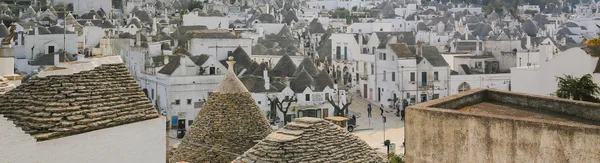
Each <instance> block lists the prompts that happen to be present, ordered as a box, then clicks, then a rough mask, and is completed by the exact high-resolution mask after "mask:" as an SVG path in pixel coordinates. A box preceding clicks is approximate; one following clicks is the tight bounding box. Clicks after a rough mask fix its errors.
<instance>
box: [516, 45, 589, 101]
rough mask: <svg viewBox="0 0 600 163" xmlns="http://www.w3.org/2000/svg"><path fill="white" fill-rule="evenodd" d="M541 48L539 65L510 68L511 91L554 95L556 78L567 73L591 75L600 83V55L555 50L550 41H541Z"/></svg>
mask: <svg viewBox="0 0 600 163" xmlns="http://www.w3.org/2000/svg"><path fill="white" fill-rule="evenodd" d="M538 48H539V55H538V57H539V59H537V60H538V61H539V64H538V65H529V66H527V65H522V66H520V67H515V68H511V82H512V91H516V92H523V93H530V94H537V95H551V94H553V93H554V92H555V91H556V90H557V89H558V81H557V80H556V77H564V75H572V76H573V77H577V78H580V77H582V76H583V75H585V74H592V76H593V77H594V82H596V83H600V74H599V72H600V68H599V67H598V66H600V64H599V63H598V57H594V56H591V55H590V54H588V53H586V52H585V51H584V50H582V49H581V48H571V49H568V50H565V51H560V52H553V49H552V45H549V44H540V45H539V46H538Z"/></svg>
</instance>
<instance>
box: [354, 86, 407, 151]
mask: <svg viewBox="0 0 600 163" xmlns="http://www.w3.org/2000/svg"><path fill="white" fill-rule="evenodd" d="M352 98H354V99H353V101H352V104H351V105H350V108H349V109H350V112H353V113H359V114H360V115H361V116H360V117H357V121H358V122H357V124H358V125H359V126H358V127H357V128H356V129H355V130H357V131H354V132H352V134H354V135H355V136H358V137H360V138H361V139H363V140H364V141H366V142H367V144H369V145H370V146H371V147H372V148H375V149H376V150H377V151H378V152H381V153H386V147H385V146H384V145H383V142H384V141H385V140H386V139H389V140H390V141H391V143H395V144H396V150H395V151H390V152H395V153H404V147H403V146H402V142H404V121H401V118H400V117H396V116H395V115H394V113H395V111H392V109H384V113H383V116H385V117H386V119H387V122H386V123H385V139H384V138H383V137H384V129H383V127H384V126H383V125H384V124H383V120H382V116H381V115H380V113H381V112H380V110H379V106H378V105H376V104H374V103H373V102H372V103H371V108H372V109H373V110H372V111H371V116H372V117H371V118H369V117H368V116H367V115H368V113H367V104H368V102H367V101H368V100H367V99H363V98H360V97H357V96H354V95H352ZM365 128H372V129H371V130H361V129H365Z"/></svg>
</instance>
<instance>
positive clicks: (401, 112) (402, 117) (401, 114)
mask: <svg viewBox="0 0 600 163" xmlns="http://www.w3.org/2000/svg"><path fill="white" fill-rule="evenodd" d="M404 110H406V109H402V111H400V116H401V118H400V120H404V115H405V114H406V113H405V111H404Z"/></svg>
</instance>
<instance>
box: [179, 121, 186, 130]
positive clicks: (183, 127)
mask: <svg viewBox="0 0 600 163" xmlns="http://www.w3.org/2000/svg"><path fill="white" fill-rule="evenodd" d="M177 128H178V129H185V119H179V120H178V121H177Z"/></svg>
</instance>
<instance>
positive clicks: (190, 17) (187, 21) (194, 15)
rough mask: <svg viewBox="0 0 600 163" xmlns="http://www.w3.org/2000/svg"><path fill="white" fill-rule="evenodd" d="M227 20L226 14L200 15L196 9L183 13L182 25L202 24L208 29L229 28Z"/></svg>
mask: <svg viewBox="0 0 600 163" xmlns="http://www.w3.org/2000/svg"><path fill="white" fill-rule="evenodd" d="M229 22H230V21H229V18H228V17H226V16H208V15H204V16H200V15H199V13H198V12H197V11H194V12H190V13H188V14H185V15H183V25H184V26H196V25H203V26H206V27H207V28H208V29H229Z"/></svg>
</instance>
